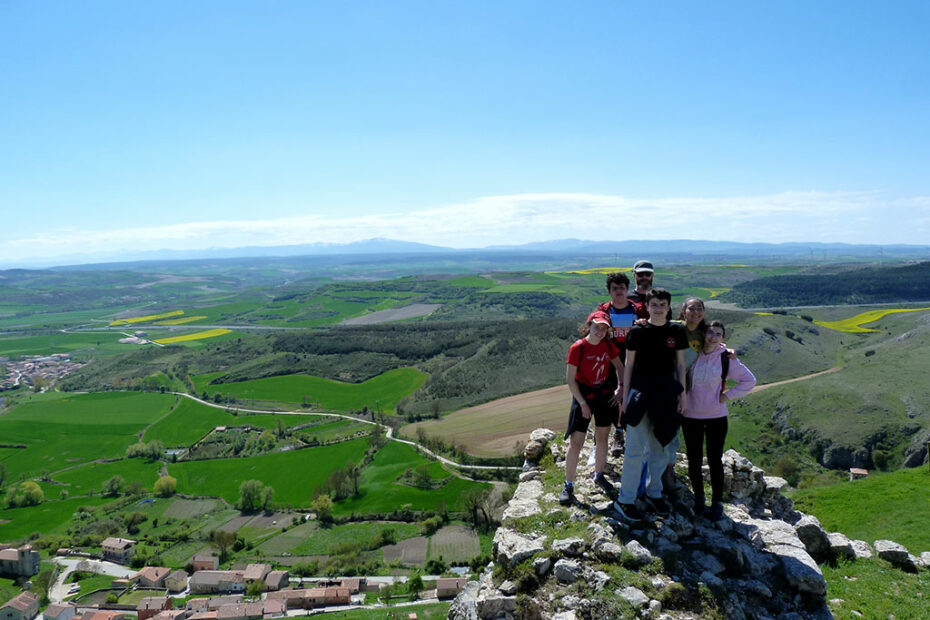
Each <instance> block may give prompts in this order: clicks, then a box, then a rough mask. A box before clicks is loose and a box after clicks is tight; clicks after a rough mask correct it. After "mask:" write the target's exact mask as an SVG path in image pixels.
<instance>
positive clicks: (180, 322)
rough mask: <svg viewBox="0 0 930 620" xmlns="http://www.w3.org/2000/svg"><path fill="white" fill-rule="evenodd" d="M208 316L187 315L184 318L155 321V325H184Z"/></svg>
mask: <svg viewBox="0 0 930 620" xmlns="http://www.w3.org/2000/svg"><path fill="white" fill-rule="evenodd" d="M205 318H207V317H206V316H186V317H184V318H182V319H168V320H165V321H155V325H184V324H185V323H190V322H192V321H199V320H201V319H205Z"/></svg>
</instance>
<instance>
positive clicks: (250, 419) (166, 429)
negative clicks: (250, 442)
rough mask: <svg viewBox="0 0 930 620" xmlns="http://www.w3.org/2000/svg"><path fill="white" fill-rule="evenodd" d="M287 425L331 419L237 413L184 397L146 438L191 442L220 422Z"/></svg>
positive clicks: (173, 443)
mask: <svg viewBox="0 0 930 620" xmlns="http://www.w3.org/2000/svg"><path fill="white" fill-rule="evenodd" d="M279 420H280V421H281V422H283V423H284V425H285V426H297V425H300V424H308V423H311V422H317V421H319V422H323V421H327V422H328V421H329V419H328V418H324V417H322V416H315V415H309V414H308V415H238V416H235V415H233V414H231V413H227V412H226V411H225V410H223V409H218V408H216V407H211V406H209V405H204V404H203V403H199V402H197V401H195V400H191V399H189V398H181V399H180V402H179V403H178V405H177V407H175V408H174V410H173V411H172V412H171V413H170V414H169V415H167V416H165V417H164V418H162V419H160V420H159V421H158V422H156V423H155V424H153V425H152V426H150V427H149V428H148V429H146V431H145V436H144V439H143V440H144V441H152V440H156V439H157V440H159V441H161V442H162V443H164V444H165V445H166V446H190V445H191V444H193V443H194V442H195V441H197V440H198V439H200V438H202V437H203V436H204V435H206V434H207V433H209V432H210V431H211V430H213V429H214V428H216V427H217V426H243V425H248V426H254V427H256V428H268V429H273V428H275V427H276V426H277V424H278V421H279Z"/></svg>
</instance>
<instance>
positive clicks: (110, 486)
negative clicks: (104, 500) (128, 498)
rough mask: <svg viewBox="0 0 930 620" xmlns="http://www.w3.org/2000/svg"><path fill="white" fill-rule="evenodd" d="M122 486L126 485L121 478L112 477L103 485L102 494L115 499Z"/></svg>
mask: <svg viewBox="0 0 930 620" xmlns="http://www.w3.org/2000/svg"><path fill="white" fill-rule="evenodd" d="M124 484H126V481H125V480H124V479H123V477H122V476H119V475H117V476H113V477H112V478H110V479H108V480H107V481H106V482H104V483H103V494H104V495H109V496H111V497H116V496H117V495H119V492H120V491H122V490H123V485H124Z"/></svg>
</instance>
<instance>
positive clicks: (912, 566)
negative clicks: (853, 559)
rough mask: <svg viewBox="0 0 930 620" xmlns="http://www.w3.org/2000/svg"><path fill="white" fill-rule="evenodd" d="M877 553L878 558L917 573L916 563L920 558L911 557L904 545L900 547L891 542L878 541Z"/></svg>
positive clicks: (876, 542)
mask: <svg viewBox="0 0 930 620" xmlns="http://www.w3.org/2000/svg"><path fill="white" fill-rule="evenodd" d="M875 553H877V554H878V557H880V558H882V559H883V560H887V561H888V562H891V563H892V564H893V565H894V566H897V567H898V568H900V569H903V570H906V571H909V572H917V563H916V561H917V559H918V558H916V557H915V556H913V555H911V554H910V553H909V552H908V550H907V548H906V547H905V546H904V545H899V544H898V543H896V542H894V541H891V540H876V541H875Z"/></svg>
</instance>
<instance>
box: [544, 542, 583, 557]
mask: <svg viewBox="0 0 930 620" xmlns="http://www.w3.org/2000/svg"><path fill="white" fill-rule="evenodd" d="M584 549H585V542H584V539H583V538H562V539H556V540H553V541H552V550H553V551H556V552H557V553H558V554H559V555H562V556H567V557H570V558H575V557H578V556H579V555H581V553H582V552H583V551H584Z"/></svg>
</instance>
